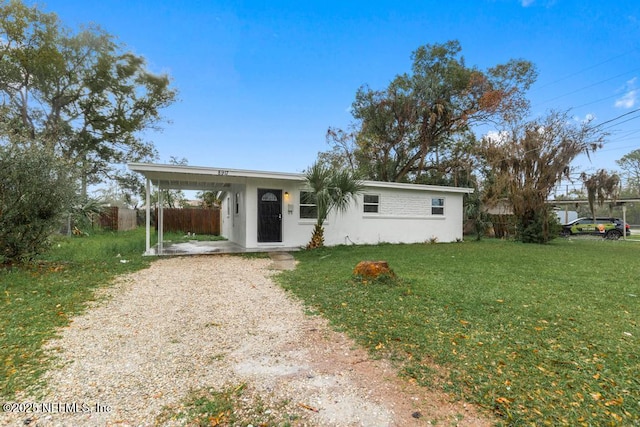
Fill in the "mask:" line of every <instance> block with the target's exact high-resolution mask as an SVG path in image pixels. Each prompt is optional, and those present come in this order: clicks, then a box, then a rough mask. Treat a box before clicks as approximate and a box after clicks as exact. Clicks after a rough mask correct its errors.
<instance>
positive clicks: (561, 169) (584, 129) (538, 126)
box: [479, 112, 605, 243]
mask: <svg viewBox="0 0 640 427" xmlns="http://www.w3.org/2000/svg"><path fill="white" fill-rule="evenodd" d="M496 135H497V136H493V137H485V138H484V139H483V141H482V144H481V147H480V149H479V155H480V157H481V158H482V159H483V160H484V161H485V162H486V164H487V166H488V168H489V169H488V170H490V171H491V172H490V173H491V181H490V183H491V185H492V188H491V189H488V191H487V193H488V194H492V195H493V197H494V200H493V201H494V202H496V201H497V200H495V199H497V198H499V197H502V196H504V197H506V199H507V200H508V201H509V202H510V204H511V206H512V208H513V214H514V216H515V218H516V222H517V226H518V227H517V233H518V235H517V236H516V237H517V238H518V239H520V240H521V241H523V242H535V243H546V242H548V241H549V240H551V239H553V238H554V237H555V233H553V232H552V230H550V224H551V222H550V218H551V216H552V215H550V211H549V207H548V205H547V204H546V201H547V199H548V197H549V195H550V194H551V192H552V190H553V188H554V187H555V185H556V183H557V182H558V181H560V180H561V179H562V178H563V177H566V178H568V177H569V175H570V172H571V167H570V165H571V162H572V161H573V160H574V159H575V158H576V156H578V154H580V153H587V154H588V153H589V152H591V151H593V150H596V149H597V148H599V147H600V146H601V144H602V141H603V140H604V137H605V134H603V133H602V132H600V131H599V130H598V129H597V128H594V127H591V126H589V123H588V122H583V123H579V124H578V123H575V122H573V123H572V122H571V121H570V119H569V117H568V114H567V113H561V112H551V113H549V114H548V115H547V116H546V117H542V118H539V119H536V120H532V121H529V122H524V123H512V124H511V128H510V129H505V130H504V131H502V132H499V133H497V134H496Z"/></svg>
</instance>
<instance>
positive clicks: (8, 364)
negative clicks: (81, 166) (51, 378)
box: [0, 229, 150, 399]
mask: <svg viewBox="0 0 640 427" xmlns="http://www.w3.org/2000/svg"><path fill="white" fill-rule="evenodd" d="M144 241H145V239H144V229H138V230H135V231H132V232H121V233H111V232H96V233H95V234H92V235H90V236H88V237H66V236H64V237H63V236H57V237H55V238H54V241H53V246H52V248H51V250H50V251H49V252H48V253H47V254H45V255H43V256H41V257H39V258H38V259H37V260H35V261H34V262H31V263H29V264H26V265H22V266H13V267H6V268H0V307H1V310H0V396H1V397H2V398H4V399H11V398H13V397H15V394H16V393H17V392H20V391H23V390H25V389H28V388H34V387H36V388H37V386H38V385H39V382H40V379H41V376H42V374H43V373H44V372H45V371H46V369H48V368H50V367H51V362H52V361H51V360H50V359H49V357H48V356H47V354H46V353H45V352H44V351H43V348H42V346H43V344H44V343H45V342H46V341H47V340H49V339H51V338H53V337H55V336H56V331H57V330H58V328H60V327H63V326H65V325H67V324H68V323H69V321H70V318H71V317H72V316H73V315H75V314H78V313H81V312H82V311H83V309H84V308H85V306H86V303H87V302H88V301H90V300H92V299H93V295H94V291H95V289H97V288H98V287H100V286H104V285H105V284H107V283H109V282H110V281H111V280H112V279H113V278H114V277H115V276H117V275H119V274H122V273H127V272H130V271H135V270H138V269H141V268H144V267H146V266H147V265H148V264H149V262H150V259H149V258H143V257H142V253H143V252H144V249H145V247H144Z"/></svg>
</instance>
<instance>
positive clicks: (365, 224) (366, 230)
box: [222, 181, 463, 248]
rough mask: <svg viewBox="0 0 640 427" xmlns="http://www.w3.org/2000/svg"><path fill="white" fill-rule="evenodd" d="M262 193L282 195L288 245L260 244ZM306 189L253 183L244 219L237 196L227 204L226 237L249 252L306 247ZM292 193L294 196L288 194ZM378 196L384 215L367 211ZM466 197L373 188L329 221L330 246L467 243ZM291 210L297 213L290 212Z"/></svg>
mask: <svg viewBox="0 0 640 427" xmlns="http://www.w3.org/2000/svg"><path fill="white" fill-rule="evenodd" d="M259 188H268V189H277V190H281V191H282V194H283V200H282V242H270V243H260V242H258V239H257V224H258V209H257V195H258V189H259ZM301 190H304V187H303V186H302V185H301V184H300V183H296V182H291V181H271V182H268V183H265V182H250V181H249V182H247V184H246V185H245V186H243V187H242V188H241V189H240V190H238V189H237V188H234V189H233V191H240V192H241V199H242V202H241V204H240V212H239V214H237V215H236V214H235V213H234V208H235V202H234V197H235V193H234V192H230V193H229V198H228V199H225V200H228V202H229V203H230V204H231V205H230V206H229V209H230V210H229V214H227V206H225V205H223V221H224V222H223V227H222V229H223V233H224V234H223V235H224V236H225V237H227V238H229V240H232V241H234V242H236V243H238V244H240V245H242V246H244V247H247V248H261V247H262V248H264V247H279V246H280V247H300V246H305V245H306V244H307V243H308V242H309V239H310V237H311V233H312V231H313V226H314V224H315V220H314V219H305V218H300V191H301ZM286 193H288V196H287V194H286ZM365 194H367V195H369V194H371V195H377V196H378V201H379V206H378V213H365V212H363V209H364V207H363V206H364V204H363V197H364V195H365ZM433 198H439V199H444V214H443V215H434V214H432V210H431V201H432V199H433ZM462 198H463V195H462V193H455V192H440V191H437V192H436V191H425V190H414V189H395V188H393V189H392V188H378V187H368V188H366V189H365V191H364V192H363V194H360V195H359V196H358V197H357V198H356V201H355V203H353V202H352V204H351V206H350V209H349V210H348V211H347V212H344V213H341V212H334V213H332V214H331V215H330V216H329V218H328V219H327V221H326V222H325V243H326V244H327V245H339V244H377V243H381V242H388V243H418V242H424V241H427V240H429V239H433V238H435V239H437V241H439V242H451V241H455V240H456V239H462V219H463V218H462ZM289 207H291V209H289Z"/></svg>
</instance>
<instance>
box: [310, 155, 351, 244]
mask: <svg viewBox="0 0 640 427" xmlns="http://www.w3.org/2000/svg"><path fill="white" fill-rule="evenodd" d="M306 181H307V186H308V187H309V189H310V190H311V191H310V193H311V196H310V197H312V200H305V201H304V202H305V203H315V205H316V208H317V217H316V225H315V227H314V228H313V234H312V236H311V241H310V242H309V244H308V245H307V248H308V249H314V248H319V247H322V246H324V222H325V220H326V219H327V216H328V215H329V213H330V212H331V211H333V210H338V211H341V212H344V211H346V210H347V208H348V207H349V205H350V204H351V201H352V200H354V198H355V196H356V195H357V194H358V193H360V192H361V191H362V188H363V186H362V183H361V182H360V181H359V180H358V179H357V178H355V176H354V175H353V174H352V173H351V172H350V171H348V170H345V169H335V168H330V167H328V166H327V165H325V164H323V163H321V162H315V163H314V164H313V165H312V166H311V167H310V168H309V170H308V171H307V172H306Z"/></svg>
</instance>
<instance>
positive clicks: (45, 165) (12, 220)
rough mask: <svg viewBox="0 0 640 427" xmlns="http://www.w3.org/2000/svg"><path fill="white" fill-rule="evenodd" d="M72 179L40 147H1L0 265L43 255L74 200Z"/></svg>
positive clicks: (60, 165) (63, 168) (57, 162)
mask: <svg viewBox="0 0 640 427" xmlns="http://www.w3.org/2000/svg"><path fill="white" fill-rule="evenodd" d="M74 178H75V177H74V176H72V175H70V174H69V171H68V169H67V168H66V167H65V165H64V164H62V163H60V162H59V161H58V160H56V159H54V158H52V157H51V156H49V153H48V152H47V151H46V150H44V149H43V148H41V147H12V146H2V145H0V263H8V262H21V261H25V260H29V259H31V258H33V257H34V256H36V255H37V254H39V253H42V252H43V251H44V250H45V249H46V248H47V246H48V244H49V237H50V236H51V233H52V232H53V231H54V230H56V229H57V228H59V227H60V219H61V218H62V215H63V214H64V213H68V212H69V211H70V210H71V208H72V206H73V201H74V195H75V191H76V187H75V184H74Z"/></svg>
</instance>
